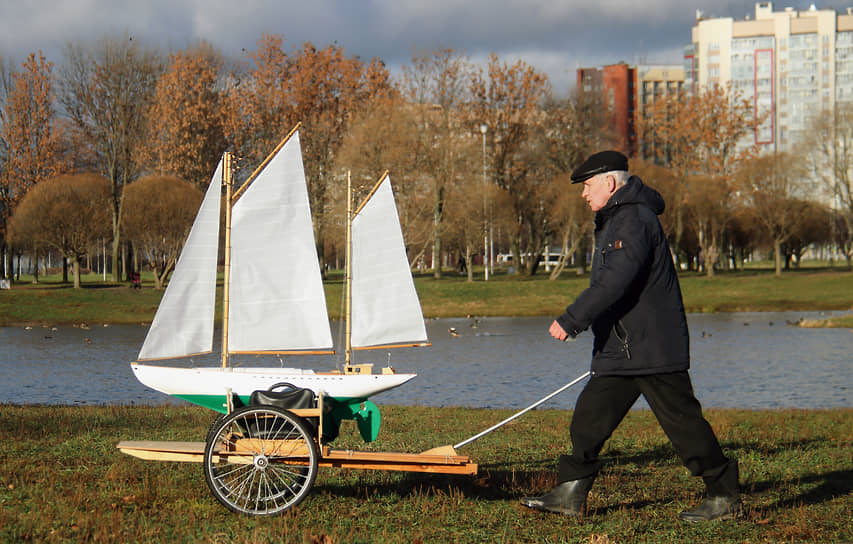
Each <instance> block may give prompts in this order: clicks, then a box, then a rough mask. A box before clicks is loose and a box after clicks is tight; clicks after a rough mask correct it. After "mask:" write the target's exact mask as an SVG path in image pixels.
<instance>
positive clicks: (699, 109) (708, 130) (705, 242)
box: [637, 85, 767, 276]
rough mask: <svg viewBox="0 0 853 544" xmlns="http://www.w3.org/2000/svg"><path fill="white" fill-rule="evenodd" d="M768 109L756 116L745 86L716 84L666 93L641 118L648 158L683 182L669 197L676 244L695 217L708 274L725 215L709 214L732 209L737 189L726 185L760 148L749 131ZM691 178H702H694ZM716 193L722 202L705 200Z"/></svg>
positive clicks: (640, 133)
mask: <svg viewBox="0 0 853 544" xmlns="http://www.w3.org/2000/svg"><path fill="white" fill-rule="evenodd" d="M766 115H767V113H765V114H762V115H760V116H758V117H757V118H756V115H755V112H754V109H753V107H752V104H751V103H750V102H749V101H747V100H746V99H744V98H743V97H742V95H741V93H740V92H737V91H735V90H734V89H733V88H729V89H725V88H722V87H720V86H718V85H714V86H712V87H708V88H705V89H702V90H701V91H700V92H698V93H692V94H688V93H686V92H683V93H678V94H673V95H669V96H667V97H664V98H662V99H661V100H659V101H657V102H655V103H653V104H651V105H650V106H648V107H647V108H646V109H645V110H644V116H642V117H640V118H639V119H638V121H637V133H638V136H639V141H640V142H641V149H642V153H643V158H645V159H647V160H650V161H652V162H655V163H658V164H662V165H665V166H667V167H668V168H669V169H670V170H671V171H672V172H673V173H674V174H675V176H676V177H677V178H678V179H679V182H680V186H681V189H682V190H681V191H680V193H679V194H677V195H675V198H674V199H673V202H669V203H668V204H670V205H673V206H675V210H674V212H675V231H674V242H675V244H674V245H675V246H676V247H678V246H680V245H681V237H682V235H683V234H684V230H685V227H686V225H685V222H686V221H687V220H691V221H692V222H693V228H694V229H695V231H696V233H697V235H698V237H699V240H700V244H701V245H702V250H703V254H704V256H705V263H704V264H705V270H706V273H707V274H708V275H709V276H713V274H714V263H715V262H716V258H717V256H718V254H719V248H718V247H711V245H713V244H718V243H720V242H721V241H722V238H723V237H722V232H721V231H720V230H719V229H721V228H722V229H724V228H725V224H726V218H724V217H712V216H709V215H707V214H709V213H712V214H713V213H718V212H723V213H728V212H730V211H731V210H732V208H733V206H730V205H728V204H727V203H726V201H727V200H728V199H729V198H730V195H731V194H732V192H731V191H727V190H726V186H727V185H728V184H729V183H731V177H732V175H733V174H734V171H735V169H736V165H737V164H738V162H740V161H741V160H744V159H746V158H749V157H751V156H754V155H755V153H756V149H757V148H756V146H755V145H752V144H748V143H746V136H747V135H748V134H749V133H750V131H752V130H753V129H754V127H756V126H758V125H760V124H761V123H762V122H763V121H764V119H765V118H766ZM688 178H692V180H693V181H694V182H698V183H692V184H691V183H689V180H688ZM712 178H718V179H712ZM714 189H716V190H714ZM712 195H713V198H721V199H723V202H721V204H723V205H721V206H717V205H714V204H716V203H708V202H705V201H703V199H704V198H708V197H711V196H712ZM688 212H690V217H688V216H687V214H688Z"/></svg>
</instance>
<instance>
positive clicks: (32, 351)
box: [0, 312, 853, 409]
mask: <svg viewBox="0 0 853 544" xmlns="http://www.w3.org/2000/svg"><path fill="white" fill-rule="evenodd" d="M843 313H844V312H836V313H835V315H841V314H843ZM828 315H832V313H827V314H826V315H824V314H823V313H818V312H774V313H717V314H690V315H689V316H688V322H689V325H690V336H691V354H692V364H691V376H692V379H693V385H694V389H695V391H696V395H697V397H698V398H699V400H700V402H701V403H702V405H703V406H704V407H706V408H709V407H714V408H747V409H777V408H839V407H853V398H851V395H850V385H851V383H853V362H851V348H853V331H851V330H849V329H802V328H799V327H795V326H791V325H789V324H788V323H789V322H794V321H797V320H799V319H800V318H811V319H813V318H817V317H826V316H828ZM551 321H552V318H550V317H525V318H497V317H495V318H479V319H476V320H475V319H465V318H458V319H436V320H431V321H429V322H428V323H427V330H428V333H429V336H430V341H431V342H432V344H433V345H432V346H431V347H428V348H419V349H414V348H405V349H395V350H390V351H374V352H358V354H357V356H356V357H357V358H358V359H357V361H356V362H374V363H375V364H376V367H375V368H378V367H380V366H385V364H386V363H387V362H388V358H389V357H390V363H391V365H392V366H394V367H395V368H396V369H397V371H398V372H416V373H417V374H418V377H417V378H415V379H414V380H412V381H411V382H409V383H407V384H406V385H404V386H402V387H400V388H398V389H394V390H391V391H387V392H385V393H382V394H380V395H377V396H376V397H373V398H372V400H373V401H374V402H376V403H377V404H379V405H382V404H398V405H423V406H434V407H441V406H469V407H476V408H522V407H525V406H527V405H529V404H532V403H533V402H535V401H536V400H538V399H540V398H541V397H543V396H545V395H546V394H548V393H550V392H551V391H553V390H555V389H557V388H558V387H559V386H561V385H563V384H565V383H568V382H570V381H571V380H573V379H574V378H576V377H577V376H579V375H581V374H583V373H584V372H585V371H586V370H588V368H589V360H590V356H591V349H592V334H591V333H590V332H585V333H583V334H581V335H580V336H579V337H578V339H577V340H575V341H573V342H566V343H564V342H558V341H556V340H553V339H552V338H551V337H550V336H549V335H548V326H549V325H550V323H551ZM332 325H333V327H332V331H333V335H334V336H336V337H340V336H342V333H341V332H339V331H340V329H341V328H342V327H340V324H339V323H337V322H336V323H333V324H332ZM451 329H453V330H455V334H451V332H450V331H451ZM146 333H147V327H144V326H141V325H110V326H105V325H103V324H94V323H90V324H89V325H88V328H86V329H84V328H77V327H72V326H70V325H69V326H59V327H52V328H51V327H48V328H42V327H36V328H32V329H29V330H27V329H25V328H16V327H7V328H0V371H2V374H3V380H2V382H0V403H13V404H61V405H73V404H163V403H176V404H178V403H182V402H183V401H180V400H175V399H173V398H171V397H168V396H166V395H163V394H162V393H159V392H157V391H153V390H151V389H148V388H146V387H145V386H143V385H142V384H140V383H139V382H138V381H137V380H136V378H135V377H134V375H133V373H132V372H131V370H130V365H129V363H130V362H131V361H132V360H133V359H134V358H135V357H136V355H137V353H138V352H139V348H140V347H141V345H142V341H143V339H144V338H145V334H146ZM217 342H218V340H217ZM215 345H216V346H217V347H218V345H219V344H218V343H216V344H215ZM333 357H334V360H332V361H330V360H329V359H328V358H322V357H320V356H306V357H296V356H288V357H285V358H282V360H279V359H278V358H272V359H271V360H270V359H269V358H268V359H266V360H261V358H256V357H248V359H247V358H244V359H237V358H235V359H234V360H235V364H245V365H249V366H253V365H258V364H263V365H270V364H272V365H276V366H278V365H281V366H287V367H298V366H303V367H307V368H314V369H316V370H329V369H331V368H334V367H335V365H336V364H338V365H339V364H342V362H343V356H342V355H340V356H338V355H335V356H333ZM370 357H372V358H373V359H372V360H371V359H369V358H370ZM180 364H185V365H192V364H195V365H202V364H203V365H205V366H209V365H211V364H212V365H217V364H218V358H217V357H215V356H208V357H207V358H194V359H193V360H192V361H186V362H184V363H180ZM581 388H582V385H581V384H578V385H576V386H575V387H573V388H571V389H569V390H567V391H566V392H564V393H562V394H560V395H558V396H557V397H555V398H554V399H551V400H550V401H548V402H547V403H546V404H544V405H543V407H544V408H572V407H573V406H574V402H575V400H576V399H577V395H578V393H579V392H580V390H581ZM644 407H647V405H646V404H645V402H644V401H643V400H642V399H640V401H638V403H637V405H636V406H635V408H644Z"/></svg>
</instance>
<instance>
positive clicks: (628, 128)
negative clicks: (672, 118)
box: [577, 62, 684, 156]
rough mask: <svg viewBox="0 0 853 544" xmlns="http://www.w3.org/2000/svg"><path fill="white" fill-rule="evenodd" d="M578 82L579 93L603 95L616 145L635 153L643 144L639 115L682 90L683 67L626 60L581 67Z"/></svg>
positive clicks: (624, 150) (624, 151)
mask: <svg viewBox="0 0 853 544" xmlns="http://www.w3.org/2000/svg"><path fill="white" fill-rule="evenodd" d="M577 85H578V87H577V88H578V90H579V91H580V92H584V93H592V94H594V95H595V96H599V97H601V101H602V105H603V106H604V108H605V109H606V110H607V111H608V115H609V119H608V131H609V132H610V134H611V136H612V138H613V140H614V147H615V148H616V149H618V150H620V151H622V152H623V153H625V154H626V155H628V156H633V155H634V154H636V152H637V149H638V146H639V145H640V142H638V141H637V133H636V130H635V127H636V119H637V116H639V115H642V113H643V110H644V109H645V108H646V107H648V106H649V105H651V104H652V103H654V102H655V101H656V100H660V99H662V98H664V97H666V96H668V95H670V94H673V93H677V92H679V91H680V90H681V89H682V86H683V85H684V68H683V67H682V66H681V65H678V64H656V65H646V64H640V65H637V66H629V65H628V64H626V63H624V62H623V63H618V64H611V65H608V66H603V67H601V68H578V71H577Z"/></svg>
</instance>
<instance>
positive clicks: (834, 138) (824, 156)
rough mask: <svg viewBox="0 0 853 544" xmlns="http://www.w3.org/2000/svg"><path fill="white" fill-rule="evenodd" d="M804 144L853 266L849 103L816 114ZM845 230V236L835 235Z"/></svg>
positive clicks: (852, 159) (851, 109)
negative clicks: (838, 224)
mask: <svg viewBox="0 0 853 544" xmlns="http://www.w3.org/2000/svg"><path fill="white" fill-rule="evenodd" d="M809 134H810V135H811V137H810V139H809V141H808V142H807V144H806V152H805V153H804V156H805V157H806V160H807V164H808V165H809V168H810V170H811V174H812V175H813V176H814V178H815V179H817V180H820V182H822V185H823V188H824V190H825V194H826V195H828V196H829V197H830V199H831V200H832V205H833V207H835V208H836V209H837V210H838V216H839V217H840V219H841V220H842V221H843V222H844V227H843V228H841V229H835V233H836V239H837V243H838V247H839V248H840V249H841V250H842V252H843V253H844V256H845V258H846V259H847V269H848V270H851V269H853V103H850V102H839V103H837V105H836V109H835V111H822V112H820V113H819V114H818V115H816V116H815V117H814V119H813V121H812V125H811V127H810V130H809ZM842 233H845V234H847V236H848V237H847V238H846V239H845V238H843V237H838V235H840V234H842Z"/></svg>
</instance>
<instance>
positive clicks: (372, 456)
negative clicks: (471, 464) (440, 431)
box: [323, 449, 469, 465]
mask: <svg viewBox="0 0 853 544" xmlns="http://www.w3.org/2000/svg"><path fill="white" fill-rule="evenodd" d="M323 459H329V460H336V461H337V460H351V461H379V462H389V463H420V464H423V463H426V464H433V465H464V464H465V463H468V461H469V460H468V457H466V456H464V455H424V454H422V453H398V452H388V451H353V450H333V449H327V450H326V451H325V452H323Z"/></svg>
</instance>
